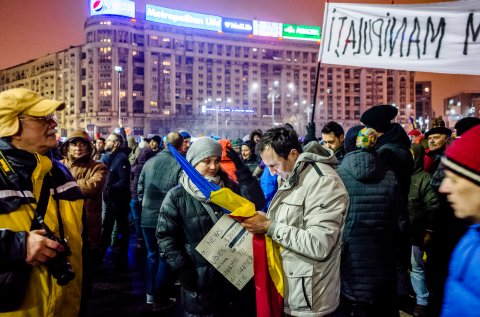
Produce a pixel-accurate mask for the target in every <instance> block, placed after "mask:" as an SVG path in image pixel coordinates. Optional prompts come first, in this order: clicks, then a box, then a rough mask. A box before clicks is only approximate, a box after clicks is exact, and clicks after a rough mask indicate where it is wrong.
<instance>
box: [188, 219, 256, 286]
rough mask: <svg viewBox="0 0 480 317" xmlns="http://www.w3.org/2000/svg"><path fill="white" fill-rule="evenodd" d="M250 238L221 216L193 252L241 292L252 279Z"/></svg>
mask: <svg viewBox="0 0 480 317" xmlns="http://www.w3.org/2000/svg"><path fill="white" fill-rule="evenodd" d="M252 238H253V235H252V234H251V233H249V232H248V231H247V230H245V229H244V228H243V227H242V225H241V224H240V223H238V222H237V221H235V220H233V219H232V218H230V217H228V216H227V215H223V216H222V218H220V220H218V221H217V223H216V224H215V226H213V228H212V229H211V230H210V231H209V232H208V234H207V235H206V236H205V237H204V238H203V240H202V241H200V243H199V244H198V245H197V247H196V250H197V251H198V252H199V253H200V254H201V255H203V257H205V259H207V261H208V262H210V264H212V265H213V266H214V267H215V268H216V269H217V270H218V271H219V272H220V273H222V275H223V276H225V278H226V279H227V280H229V281H230V283H232V284H233V285H235V287H236V288H238V289H239V290H241V289H242V288H243V287H244V286H245V284H247V282H248V281H249V280H250V279H251V278H252V277H253V248H252Z"/></svg>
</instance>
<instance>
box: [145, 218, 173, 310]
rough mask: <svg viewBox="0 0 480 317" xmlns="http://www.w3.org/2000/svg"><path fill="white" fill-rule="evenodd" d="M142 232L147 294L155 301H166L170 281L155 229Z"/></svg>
mask: <svg viewBox="0 0 480 317" xmlns="http://www.w3.org/2000/svg"><path fill="white" fill-rule="evenodd" d="M142 230H143V238H144V240H145V246H146V247H147V294H149V295H153V296H154V299H155V301H159V300H161V299H166V298H167V296H168V295H169V291H170V289H171V288H172V281H171V278H170V271H169V267H168V264H167V262H166V261H165V260H164V259H162V258H161V257H160V254H159V250H158V244H157V237H156V236H155V232H156V228H149V227H142Z"/></svg>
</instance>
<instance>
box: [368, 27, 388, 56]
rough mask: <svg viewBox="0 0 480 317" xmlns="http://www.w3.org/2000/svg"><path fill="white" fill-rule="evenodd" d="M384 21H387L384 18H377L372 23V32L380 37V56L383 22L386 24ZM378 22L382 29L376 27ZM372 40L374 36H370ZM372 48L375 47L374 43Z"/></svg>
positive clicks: (380, 52) (380, 54) (379, 51)
mask: <svg viewBox="0 0 480 317" xmlns="http://www.w3.org/2000/svg"><path fill="white" fill-rule="evenodd" d="M384 22H385V21H384V20H383V19H376V20H375V21H374V22H373V23H372V32H373V34H375V35H376V36H377V38H378V56H382V34H383V24H384ZM376 24H380V29H378V30H376V29H375V25H376ZM371 40H372V37H371V36H370V41H371ZM372 48H373V44H372Z"/></svg>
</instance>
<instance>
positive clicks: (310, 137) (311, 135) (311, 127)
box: [303, 122, 317, 145]
mask: <svg viewBox="0 0 480 317" xmlns="http://www.w3.org/2000/svg"><path fill="white" fill-rule="evenodd" d="M306 128H307V135H306V136H305V138H304V139H303V144H304V145H307V144H308V143H309V142H312V141H316V140H317V138H316V137H315V130H316V128H315V122H309V123H308V124H307V126H306Z"/></svg>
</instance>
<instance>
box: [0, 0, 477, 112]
mask: <svg viewBox="0 0 480 317" xmlns="http://www.w3.org/2000/svg"><path fill="white" fill-rule="evenodd" d="M332 2H355V3H362V2H363V3H365V2H369V3H383V4H389V3H392V1H391V0H389V1H381V0H380V1H345V0H341V1H332ZM422 2H435V1H415V0H403V1H398V0H397V1H395V4H402V3H422ZM135 3H136V8H137V11H144V7H145V3H151V4H155V5H159V6H164V7H168V8H172V9H178V10H186V11H194V12H200V13H207V14H214V15H221V16H227V17H234V18H240V19H242V18H243V19H259V20H264V21H274V22H284V23H293V24H305V25H319V26H321V25H322V20H323V7H324V2H323V1H320V0H241V1H236V0H182V1H178V0H141V1H138V0H137V1H135ZM0 4H1V8H2V9H1V10H0V69H4V68H7V67H10V66H14V65H17V64H21V63H24V62H27V61H29V60H31V59H36V58H38V57H41V56H44V55H46V54H49V53H53V52H57V51H61V50H63V49H65V48H68V47H69V46H75V45H81V44H83V43H84V33H83V24H84V22H85V19H86V18H87V16H88V11H89V1H88V0H40V1H39V0H1V1H0ZM416 80H418V81H421V80H432V81H433V89H432V92H433V97H434V99H433V103H434V110H435V111H437V113H438V114H440V113H439V112H440V107H441V106H442V103H443V98H445V97H448V96H451V95H453V94H456V93H458V92H461V91H463V92H473V91H480V76H462V75H444V74H432V73H417V76H416Z"/></svg>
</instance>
